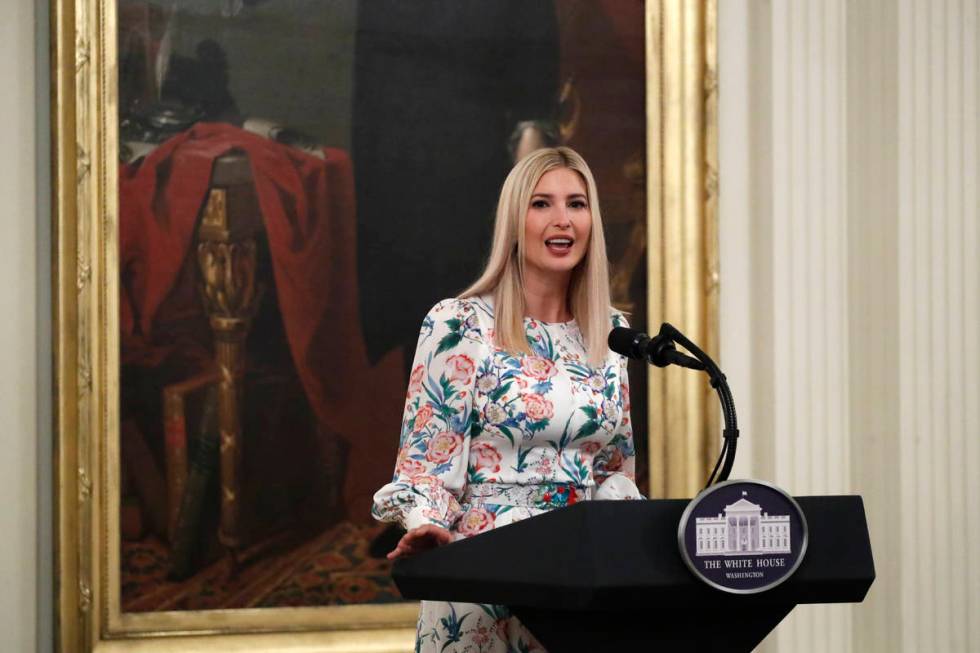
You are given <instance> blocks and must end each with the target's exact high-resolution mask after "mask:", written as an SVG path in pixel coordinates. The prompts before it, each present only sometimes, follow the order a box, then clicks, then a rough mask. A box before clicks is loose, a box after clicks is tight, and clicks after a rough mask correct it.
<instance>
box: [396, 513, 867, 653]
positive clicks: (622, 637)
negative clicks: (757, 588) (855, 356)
mask: <svg viewBox="0 0 980 653" xmlns="http://www.w3.org/2000/svg"><path fill="white" fill-rule="evenodd" d="M796 501H797V502H798V503H799V505H800V507H801V509H802V510H803V513H804V514H805V516H806V519H807V523H808V524H809V531H810V532H809V545H808V549H807V552H806V555H805V557H804V559H803V562H802V564H800V566H799V568H798V569H797V570H796V573H795V574H794V575H793V576H791V577H790V578H789V579H787V580H786V581H785V582H783V583H782V584H781V585H779V586H777V587H774V588H772V589H770V590H768V591H765V592H761V593H758V594H747V595H736V594H729V593H726V592H722V591H720V590H717V589H714V588H712V587H709V586H708V585H706V584H704V583H703V582H701V581H700V580H698V579H697V578H695V577H694V575H693V574H692V573H691V572H690V571H689V570H688V568H687V567H686V566H685V564H684V562H683V560H682V559H681V556H680V553H679V552H678V548H677V528H678V524H679V521H680V518H681V514H682V513H683V511H684V508H685V507H686V506H687V504H688V500H686V499H664V500H652V501H588V502H583V503H579V504H576V505H574V506H570V507H568V508H563V509H560V510H555V511H552V512H549V513H545V514H543V515H539V516H537V517H534V518H532V519H527V520H524V521H520V522H517V523H514V524H510V525H507V526H503V527H501V528H497V529H495V530H493V531H489V532H487V533H484V534H481V535H479V536H476V537H473V538H470V539H467V540H461V541H459V542H455V543H453V544H450V545H448V546H444V547H441V548H438V549H434V550H431V551H427V552H425V553H422V554H420V555H417V556H413V557H410V558H405V559H401V560H399V561H398V562H397V563H396V564H395V566H394V569H393V571H392V576H393V578H394V580H395V583H396V584H397V585H398V588H399V590H401V592H402V595H403V596H404V597H405V598H409V599H427V600H436V601H459V602H467V603H491V604H502V605H506V606H508V607H510V608H511V610H512V611H513V613H514V614H515V616H517V618H518V619H520V620H521V622H522V623H523V624H524V625H525V626H526V627H527V628H528V629H529V630H530V631H531V632H532V633H534V635H535V637H537V638H538V640H539V641H540V642H541V643H542V644H543V645H544V646H545V648H547V649H548V651H549V652H550V653H563V652H565V651H633V650H654V649H655V647H663V649H662V650H674V647H677V648H678V649H679V650H680V649H681V648H682V647H683V649H684V650H693V651H725V652H737V651H751V650H752V649H753V648H754V647H755V646H756V645H757V644H758V643H759V642H761V641H762V639H763V638H764V637H765V636H766V635H767V634H768V633H769V631H771V630H772V629H773V628H775V627H776V625H777V624H778V623H779V622H780V621H781V620H782V619H783V617H785V616H786V615H787V614H789V612H790V611H791V610H792V609H793V608H794V607H795V606H796V605H798V604H801V603H849V602H860V601H862V600H864V597H865V595H866V594H867V592H868V588H870V587H871V583H872V582H873V581H874V577H875V571H874V561H873V559H872V555H871V544H870V540H869V537H868V526H867V521H866V519H865V514H864V503H863V502H862V500H861V498H860V497H858V496H813V497H796Z"/></svg>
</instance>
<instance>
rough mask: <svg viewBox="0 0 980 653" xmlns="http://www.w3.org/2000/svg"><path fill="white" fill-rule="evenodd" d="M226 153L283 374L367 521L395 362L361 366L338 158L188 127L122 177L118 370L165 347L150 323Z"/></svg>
mask: <svg viewBox="0 0 980 653" xmlns="http://www.w3.org/2000/svg"><path fill="white" fill-rule="evenodd" d="M232 150H239V151H243V152H244V153H245V154H246V155H247V156H248V160H249V162H250V165H251V170H252V177H253V182H254V185H255V191H256V195H257V198H258V203H259V207H260V210H261V213H262V216H263V220H264V224H265V232H266V236H267V238H268V244H269V251H270V255H271V262H272V268H273V275H274V281H275V284H276V294H277V296H278V301H279V308H280V311H281V315H282V322H283V326H284V329H285V335H286V339H287V340H288V344H289V350H290V353H291V354H292V360H293V364H294V366H295V369H296V372H297V374H298V375H299V378H300V381H301V382H302V385H303V388H304V390H305V393H306V397H307V399H308V401H309V403H310V405H311V407H312V409H313V411H314V413H315V415H316V416H317V418H318V420H319V422H320V423H321V425H322V427H325V428H326V430H327V431H328V432H332V433H335V434H338V435H340V436H341V437H343V438H344V439H345V440H346V441H347V443H348V444H349V454H348V459H347V467H346V471H347V473H346V477H345V485H344V488H345V500H346V504H347V506H348V509H349V511H350V517H351V518H353V519H355V520H359V521H360V520H366V519H368V512H367V511H368V507H369V505H370V497H371V494H372V493H373V491H374V490H375V489H376V488H378V487H380V486H381V485H382V484H383V483H384V482H386V481H387V480H388V478H389V477H390V472H391V466H392V464H393V461H394V452H395V448H396V446H397V440H398V423H399V419H400V411H401V398H402V394H403V392H404V388H402V387H401V386H402V379H401V356H402V355H403V354H402V352H400V351H397V352H392V353H390V354H389V355H388V356H386V357H385V358H383V359H382V360H381V361H379V363H378V364H377V365H375V366H374V367H372V366H370V365H369V364H368V360H367V355H366V352H365V347H364V342H363V337H362V335H361V325H360V317H359V314H358V299H357V276H356V270H357V266H356V259H355V256H356V247H355V245H356V242H355V240H356V224H355V206H354V191H353V178H352V168H351V162H350V158H349V157H348V156H347V154H346V153H345V152H343V151H342V150H337V149H324V158H323V159H320V158H317V157H314V156H310V155H308V154H306V153H304V152H301V151H299V150H296V149H294V148H290V147H286V146H284V145H281V144H278V143H275V142H273V141H270V140H268V139H266V138H262V137H260V136H256V135H254V134H251V133H249V132H245V131H243V130H241V129H238V128H235V127H233V126H230V125H226V124H218V123H199V124H197V125H195V126H194V127H192V128H191V129H189V130H188V131H187V132H184V133H182V134H179V135H177V136H175V137H173V138H172V139H170V140H169V141H167V142H165V143H164V144H162V145H161V146H160V147H158V148H157V149H156V150H154V151H153V152H152V153H150V154H149V155H148V156H147V157H146V158H145V159H143V160H142V161H141V162H139V163H138V164H136V165H132V166H123V167H122V169H121V171H120V182H119V196H120V211H119V216H120V217H119V220H120V225H119V237H120V269H121V271H122V274H123V281H122V292H121V297H120V328H121V332H122V333H121V336H122V343H123V352H122V355H123V362H124V363H126V362H135V361H137V360H138V361H141V362H142V364H144V365H152V364H153V363H154V361H156V360H160V359H162V357H163V356H164V355H166V349H167V348H168V347H170V348H172V347H173V345H172V344H170V345H163V346H160V345H157V344H155V343H154V337H153V336H154V324H155V322H156V321H157V320H158V319H159V318H160V317H161V316H160V315H159V312H160V310H161V307H162V306H165V301H164V300H165V299H166V298H167V297H168V295H169V294H170V293H171V292H172V291H173V289H174V286H175V284H176V283H177V281H178V278H179V275H180V271H181V268H182V266H183V265H184V262H185V260H186V258H187V256H188V255H189V253H190V248H191V246H192V244H193V241H194V232H195V229H196V227H197V223H198V216H199V214H200V212H201V209H202V207H203V204H204V201H205V199H206V197H207V192H208V188H209V184H210V180H211V171H212V167H213V165H214V161H215V160H216V159H217V158H218V157H220V156H222V155H223V154H226V153H228V152H230V151H232ZM247 400H248V398H246V401H247ZM245 455H246V456H247V455H248V453H247V452H245Z"/></svg>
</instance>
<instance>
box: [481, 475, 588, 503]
mask: <svg viewBox="0 0 980 653" xmlns="http://www.w3.org/2000/svg"><path fill="white" fill-rule="evenodd" d="M591 498H592V488H591V487H582V486H580V485H576V484H575V483H555V482H545V483H535V484H533V485H519V484H517V483H474V484H472V485H468V486H467V487H466V490H465V492H464V493H463V503H464V504H469V505H482V504H492V505H498V506H516V507H522V508H537V509H539V510H551V509H554V508H562V507H564V506H570V505H572V504H573V503H578V502H579V501H588V500H590V499H591Z"/></svg>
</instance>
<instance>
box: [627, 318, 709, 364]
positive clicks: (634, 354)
mask: <svg viewBox="0 0 980 653" xmlns="http://www.w3.org/2000/svg"><path fill="white" fill-rule="evenodd" d="M608 342H609V348H610V349H611V350H613V351H614V352H616V353H617V354H620V355H621V356H626V357H627V358H636V359H639V360H645V361H647V362H649V363H651V364H652V365H656V366H657V367H667V366H668V365H680V366H681V367H687V368H690V369H692V370H704V369H705V367H704V363H702V362H701V361H699V360H698V359H696V358H693V357H691V356H687V355H686V354H682V353H681V352H679V351H677V348H676V347H675V346H674V341H673V340H672V339H671V337H670V336H669V335H667V334H665V333H663V331H661V333H658V334H657V335H655V336H654V337H652V338H651V337H650V336H648V335H647V334H645V333H643V332H642V331H637V330H636V329H627V328H626V327H616V328H614V329H613V330H612V331H610V332H609V341H608Z"/></svg>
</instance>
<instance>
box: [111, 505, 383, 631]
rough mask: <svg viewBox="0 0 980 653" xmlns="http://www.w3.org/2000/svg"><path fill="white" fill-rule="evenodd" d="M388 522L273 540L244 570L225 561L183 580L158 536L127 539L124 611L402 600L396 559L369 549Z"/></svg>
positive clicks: (255, 550) (247, 554) (251, 554)
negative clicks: (174, 575)
mask: <svg viewBox="0 0 980 653" xmlns="http://www.w3.org/2000/svg"><path fill="white" fill-rule="evenodd" d="M383 529H384V526H383V525H380V524H378V525H374V524H372V525H368V526H359V525H355V524H352V523H350V522H341V523H339V524H337V525H335V526H333V527H332V528H330V529H328V530H327V531H325V532H323V533H322V534H320V535H318V536H316V537H314V538H312V539H307V540H305V541H297V540H296V539H295V538H290V537H289V536H280V537H278V538H270V539H267V540H265V541H263V542H260V543H257V544H255V545H253V546H252V547H250V548H249V549H247V550H245V551H244V552H243V556H242V560H243V562H242V565H241V567H240V569H239V571H238V573H237V574H235V575H234V576H230V575H229V574H228V569H229V566H228V562H227V560H218V561H216V562H213V563H211V564H210V565H209V566H207V567H205V568H203V569H202V570H201V571H199V572H198V573H197V574H195V575H194V576H192V577H191V578H189V579H187V580H185V581H181V582H170V581H167V580H166V574H167V570H168V565H169V555H170V554H169V550H168V548H167V546H166V544H164V543H163V542H161V541H159V540H158V539H156V538H153V537H151V538H147V539H145V540H143V541H140V542H123V544H122V579H123V581H122V608H123V611H124V612H147V611H160V610H213V609H220V608H256V607H287V606H289V607H292V606H321V605H341V604H349V603H390V602H394V601H401V600H402V599H401V597H400V596H399V594H398V590H397V589H396V588H395V585H394V583H393V582H392V580H391V575H390V570H391V563H390V562H388V561H387V560H385V559H376V558H372V557H370V556H369V555H368V546H369V544H370V542H371V540H372V539H373V538H374V537H375V536H376V535H378V534H379V533H380V532H381V531H382V530H383Z"/></svg>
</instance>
